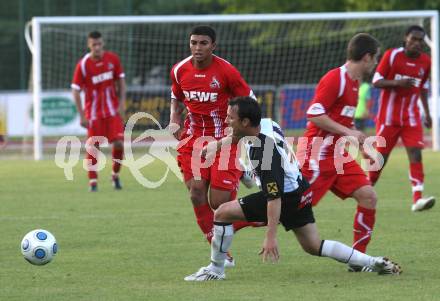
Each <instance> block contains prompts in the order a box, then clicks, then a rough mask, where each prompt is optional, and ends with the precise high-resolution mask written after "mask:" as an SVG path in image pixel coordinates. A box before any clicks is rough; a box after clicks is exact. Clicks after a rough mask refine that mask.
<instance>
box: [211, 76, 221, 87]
mask: <svg viewBox="0 0 440 301" xmlns="http://www.w3.org/2000/svg"><path fill="white" fill-rule="evenodd" d="M209 86H210V87H211V88H212V89H220V82H219V81H218V80H217V79H216V78H215V76H213V77H212V79H211V83H210V84H209Z"/></svg>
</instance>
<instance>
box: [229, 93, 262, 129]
mask: <svg viewBox="0 0 440 301" xmlns="http://www.w3.org/2000/svg"><path fill="white" fill-rule="evenodd" d="M229 105H230V106H231V107H232V106H237V107H238V117H239V118H240V120H243V119H244V118H248V119H249V121H250V122H251V125H252V126H253V127H257V126H259V125H260V121H261V109H260V105H259V104H258V102H257V101H256V100H255V99H253V98H251V97H249V96H242V97H235V98H233V99H231V100H230V101H229Z"/></svg>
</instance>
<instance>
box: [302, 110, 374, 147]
mask: <svg viewBox="0 0 440 301" xmlns="http://www.w3.org/2000/svg"><path fill="white" fill-rule="evenodd" d="M307 120H308V121H310V122H312V123H313V124H315V125H316V126H317V127H319V128H320V129H323V130H324V131H327V132H330V133H333V134H336V135H341V136H347V137H354V139H356V140H357V141H358V142H359V143H361V144H362V143H364V141H365V139H366V136H365V134H364V133H362V132H360V131H357V130H354V129H350V128H348V127H346V126H343V125H342V124H340V123H338V122H336V121H334V120H333V119H331V118H330V117H328V115H327V114H323V115H319V116H316V117H309V118H307Z"/></svg>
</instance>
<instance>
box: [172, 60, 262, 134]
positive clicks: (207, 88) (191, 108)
mask: <svg viewBox="0 0 440 301" xmlns="http://www.w3.org/2000/svg"><path fill="white" fill-rule="evenodd" d="M170 76H171V81H172V87H171V98H172V99H176V100H179V101H183V103H184V104H185V106H186V108H187V110H188V115H187V117H186V120H185V128H186V129H187V134H188V135H193V136H195V137H200V136H213V137H215V138H221V137H223V136H224V129H225V128H226V127H227V124H226V122H225V119H226V111H227V109H228V101H229V100H230V99H231V98H233V97H236V96H251V97H253V98H255V96H254V93H253V92H252V90H251V89H250V88H249V86H248V84H247V83H246V82H245V81H244V79H243V78H242V77H241V75H240V73H239V72H238V70H237V69H236V68H235V67H234V66H232V65H231V64H230V63H229V62H228V61H226V60H224V59H222V58H220V57H218V56H215V55H214V56H213V58H212V63H211V64H210V65H209V66H208V67H206V68H205V69H197V68H195V67H194V65H193V63H192V56H189V57H187V58H186V59H184V60H183V61H181V62H179V63H178V64H176V65H174V66H173V68H172V69H171V73H170Z"/></svg>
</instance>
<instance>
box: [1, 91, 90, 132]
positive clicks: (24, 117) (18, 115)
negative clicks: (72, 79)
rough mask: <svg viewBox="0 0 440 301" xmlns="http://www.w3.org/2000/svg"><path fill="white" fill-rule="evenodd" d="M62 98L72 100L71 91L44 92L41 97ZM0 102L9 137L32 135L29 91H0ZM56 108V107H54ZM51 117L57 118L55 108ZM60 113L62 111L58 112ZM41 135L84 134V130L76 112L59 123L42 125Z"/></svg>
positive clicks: (30, 95) (30, 96)
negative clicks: (69, 118) (68, 118)
mask: <svg viewBox="0 0 440 301" xmlns="http://www.w3.org/2000/svg"><path fill="white" fill-rule="evenodd" d="M49 97H53V98H62V99H64V100H65V101H68V100H69V101H70V102H71V103H72V105H74V102H73V100H72V97H71V92H70V91H69V90H66V91H56V92H45V93H43V98H49ZM0 104H1V105H2V107H3V109H4V110H5V112H6V114H5V115H6V133H7V135H8V136H9V137H20V136H32V135H33V122H34V121H33V118H32V94H31V93H30V92H15V91H9V92H2V93H0ZM55 109H56V108H55ZM52 112H53V115H54V116H52V117H51V118H55V119H56V118H59V116H57V112H56V110H54V111H52ZM60 115H62V112H60ZM41 130H42V134H43V136H59V135H85V134H86V130H85V129H84V128H82V127H81V126H80V121H79V115H78V114H77V113H76V114H75V116H73V117H72V119H71V120H68V121H67V122H66V123H64V124H61V125H52V126H47V125H42V128H41Z"/></svg>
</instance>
